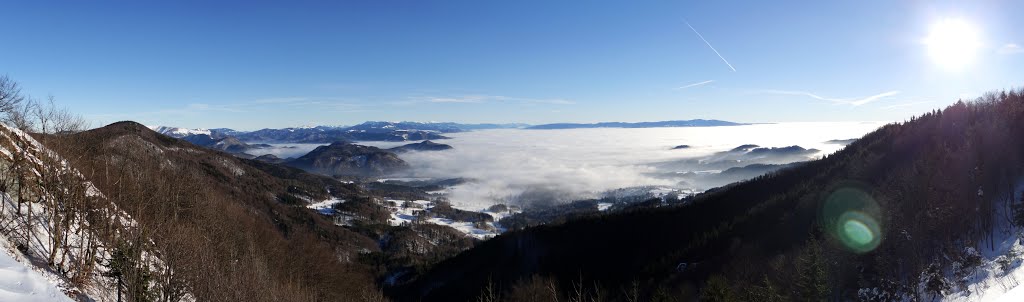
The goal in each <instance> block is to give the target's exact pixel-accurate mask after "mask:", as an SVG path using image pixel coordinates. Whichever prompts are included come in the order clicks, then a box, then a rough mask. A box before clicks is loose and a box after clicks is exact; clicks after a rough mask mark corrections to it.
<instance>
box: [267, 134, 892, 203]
mask: <svg viewBox="0 0 1024 302" xmlns="http://www.w3.org/2000/svg"><path fill="white" fill-rule="evenodd" d="M881 125H882V123H874V122H872V123H781V124H759V125H748V126H730V127H692V128H646V129H621V128H600V129H568V130H519V129H504V130H483V131H473V132H464V133H453V134H447V135H448V136H450V137H452V139H448V140H438V141H437V142H439V143H444V144H448V145H451V146H452V147H454V149H453V150H446V151H435V152H410V153H404V154H400V156H401V157H402V158H403V159H404V160H406V161H408V162H409V163H410V164H411V165H412V166H413V168H414V169H413V171H412V174H413V175H412V176H414V177H431V178H456V177H463V178H468V179H472V181H470V182H467V183H464V184H461V185H458V186H456V187H453V188H451V189H450V191H449V198H450V199H451V201H452V203H453V205H455V206H458V207H462V208H468V209H480V208H483V207H486V206H489V205H491V204H494V203H498V202H511V203H516V202H517V201H518V202H532V201H537V200H550V201H569V200H575V199H583V198H594V197H598V196H599V195H600V194H601V193H602V192H605V191H607V190H610V189H616V188H623V187H633V186H644V185H657V186H665V187H671V188H676V189H695V190H698V191H700V190H706V189H708V188H710V187H713V186H720V185H722V184H725V183H727V182H731V181H735V180H736V179H734V178H737V177H739V179H742V178H747V177H750V176H751V175H753V174H750V173H754V174H759V173H760V172H758V169H763V168H764V166H763V165H762V166H758V165H755V166H758V167H756V168H755V169H750V168H751V167H754V166H750V167H748V169H733V170H729V171H727V172H724V173H719V172H722V171H724V170H727V169H728V168H731V167H742V166H749V165H752V164H784V163H789V162H792V161H800V160H806V159H811V158H817V157H820V156H821V155H823V154H828V153H831V152H834V151H836V150H838V149H840V148H842V147H843V146H844V145H843V144H844V143H846V142H837V141H833V142H829V141H831V140H844V139H850V138H858V137H861V136H862V135H864V134H866V133H867V132H870V131H872V130H874V129H876V128H877V127H879V126H881ZM360 144H365V145H373V146H378V147H382V148H385V147H394V146H397V145H401V144H402V143H391V142H361V143H360ZM744 144H755V145H758V146H760V147H787V146H793V145H799V146H800V147H803V148H806V149H817V150H819V152H813V151H800V150H794V149H793V148H791V149H785V150H783V149H780V150H760V152H753V151H751V150H752V149H746V150H740V151H734V152H727V151H728V150H731V149H733V148H735V147H737V146H740V145H744ZM679 145H688V146H689V147H685V148H682V149H673V147H676V146H679ZM309 149H312V148H309ZM765 151H767V152H765ZM776 151H777V152H776ZM791 151H795V152H791ZM279 156H280V155H279ZM282 157H285V156H282ZM687 172H696V173H687ZM744 173H746V174H744ZM748 174H750V175H748ZM726 175H732V176H726Z"/></svg>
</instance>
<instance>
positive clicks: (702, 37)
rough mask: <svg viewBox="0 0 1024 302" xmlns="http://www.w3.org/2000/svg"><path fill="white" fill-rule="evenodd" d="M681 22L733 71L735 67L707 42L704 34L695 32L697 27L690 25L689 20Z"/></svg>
mask: <svg viewBox="0 0 1024 302" xmlns="http://www.w3.org/2000/svg"><path fill="white" fill-rule="evenodd" d="M683 23H686V26H689V27H690V29H691V30H693V33H695V34H697V37H699V38H700V39H701V41H704V44H707V45H708V47H709V48H711V51H714V52H715V54H716V55H718V57H719V58H721V59H722V62H725V65H728V66H729V69H732V71H733V72H735V71H736V68H734V67H732V64H729V60H726V59H725V57H723V56H722V54H720V53H718V50H716V49H715V47H714V46H711V43H709V42H708V40H707V39H704V36H703V35H701V34H700V33H699V32H697V29H696V28H693V25H690V22H686V21H683Z"/></svg>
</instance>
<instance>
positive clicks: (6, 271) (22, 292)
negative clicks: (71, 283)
mask: <svg viewBox="0 0 1024 302" xmlns="http://www.w3.org/2000/svg"><path fill="white" fill-rule="evenodd" d="M0 249H3V252H0V301H23V302H43V301H46V302H49V301H74V300H72V299H71V298H68V296H67V295H65V294H64V292H63V291H62V290H61V289H60V288H58V284H59V283H58V281H57V280H59V279H58V278H57V277H56V276H54V275H53V274H52V273H51V274H44V273H43V272H40V271H37V269H38V268H36V267H35V266H32V265H29V264H27V263H28V260H27V259H24V257H22V256H21V255H20V253H18V252H17V251H14V250H13V248H12V247H11V246H10V244H9V243H8V242H7V240H0Z"/></svg>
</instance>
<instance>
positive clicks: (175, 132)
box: [149, 126, 211, 138]
mask: <svg viewBox="0 0 1024 302" xmlns="http://www.w3.org/2000/svg"><path fill="white" fill-rule="evenodd" d="M149 128H150V129H153V131H156V132H158V133H160V134H163V135H166V136H170V137H176V138H182V137H186V136H189V135H211V132H210V130H209V129H188V128H179V127H168V126H150V127H149Z"/></svg>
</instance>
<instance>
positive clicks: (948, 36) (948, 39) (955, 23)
mask: <svg viewBox="0 0 1024 302" xmlns="http://www.w3.org/2000/svg"><path fill="white" fill-rule="evenodd" d="M924 44H925V45H926V46H927V47H928V56H929V57H931V59H932V60H933V61H934V62H935V64H938V65H939V66H940V67H942V68H944V69H948V70H962V69H964V68H966V67H968V66H970V65H971V63H973V61H974V57H975V53H976V52H977V51H978V49H979V48H980V47H981V43H980V42H979V37H978V30H977V29H976V28H975V27H974V25H972V24H970V23H968V22H967V21H964V20H963V19H944V20H941V21H939V22H936V23H934V24H932V26H931V29H930V31H929V33H928V37H926V38H925V39H924Z"/></svg>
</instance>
